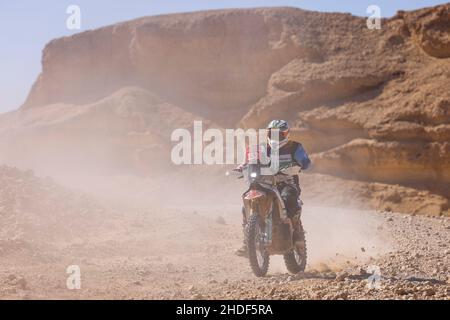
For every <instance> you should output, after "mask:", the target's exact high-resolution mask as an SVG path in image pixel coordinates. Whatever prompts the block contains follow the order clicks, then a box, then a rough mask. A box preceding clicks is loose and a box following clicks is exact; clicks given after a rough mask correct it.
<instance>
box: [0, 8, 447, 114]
mask: <svg viewBox="0 0 450 320" xmlns="http://www.w3.org/2000/svg"><path fill="white" fill-rule="evenodd" d="M446 2H447V1H438V0H415V1H411V0H398V1H393V0H390V1H389V0H369V1H366V0H340V1H336V0H335V1H332V0H329V1H323V0H303V1H300V0H297V1H296V0H265V1H262V0H240V1H237V0H227V1H225V0H165V1H162V0H161V1H155V0H128V1H119V0H68V1H67V0H58V1H56V0H40V1H33V0H0V41H1V43H2V48H1V50H0V71H1V72H0V112H4V111H9V110H13V109H16V108H17V107H19V106H20V104H21V103H22V102H23V101H24V99H25V98H26V95H27V93H28V91H29V89H30V87H31V85H32V83H33V82H34V80H35V79H36V77H37V75H38V74H39V72H40V71H41V52H42V49H43V48H44V46H45V44H46V43H47V42H48V41H50V40H51V39H53V38H57V37H61V36H65V35H70V34H73V33H75V32H74V31H71V30H68V29H67V28H66V19H67V17H68V14H67V13H66V9H67V7H68V6H69V5H78V6H79V7H80V9H81V19H82V20H81V22H82V28H81V30H80V31H84V30H88V29H93V28H97V27H100V26H104V25H108V24H112V23H115V22H118V21H125V20H129V19H133V18H137V17H142V16H148V15H155V14H163V13H173V12H186V11H197V10H207V9H219V8H249V7H266V6H291V7H298V8H302V9H307V10H317V11H336V12H350V13H352V14H354V15H359V16H366V15H367V14H366V8H367V7H368V6H369V5H372V4H375V5H378V6H379V7H380V8H381V14H382V16H384V17H389V16H392V15H394V14H395V12H396V11H397V10H400V9H401V10H412V9H416V8H421V7H427V6H434V5H437V4H440V3H446ZM80 31H77V32H80Z"/></svg>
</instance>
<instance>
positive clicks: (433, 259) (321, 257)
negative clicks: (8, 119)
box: [0, 167, 450, 299]
mask: <svg viewBox="0 0 450 320" xmlns="http://www.w3.org/2000/svg"><path fill="white" fill-rule="evenodd" d="M0 173H1V174H0V179H1V181H0V182H1V183H0V186H1V187H0V219H1V220H0V221H1V224H0V298H1V299H55V298H64V299H449V297H450V283H449V281H450V279H449V275H450V273H449V268H450V255H449V249H450V248H449V247H448V246H449V243H450V219H449V218H446V217H423V216H413V215H403V214H398V213H392V212H376V211H363V210H347V209H336V208H326V207H315V206H313V205H309V204H308V205H306V206H305V209H304V216H303V220H304V225H305V229H306V230H307V242H308V249H309V253H308V254H309V263H308V266H307V271H306V272H305V273H304V274H299V275H289V274H288V273H287V272H286V269H285V267H284V265H283V264H282V262H281V259H279V258H274V259H272V263H271V267H270V269H269V274H268V276H267V277H264V278H256V277H254V275H253V274H252V273H251V271H250V267H249V265H248V261H247V260H246V259H245V258H240V257H237V256H235V255H234V254H233V251H234V250H235V249H236V248H237V247H238V246H239V245H240V244H241V236H242V235H241V230H240V221H239V220H240V212H239V204H238V203H237V204H236V205H233V206H225V205H220V204H217V205H208V206H200V205H196V206H192V205H191V206H183V207H182V209H180V207H179V206H174V207H168V206H166V207H164V208H161V207H152V206H150V205H143V204H142V205H141V204H140V205H139V206H137V205H130V204H128V203H119V201H116V202H112V201H107V202H106V201H105V199H95V198H94V197H93V196H90V195H86V194H84V193H82V192H78V191H73V190H70V189H66V188H63V187H61V186H59V185H58V184H56V183H55V182H53V181H52V180H51V179H42V178H37V177H35V176H34V175H33V174H32V173H30V172H21V171H19V170H17V169H13V168H8V167H1V169H0ZM70 265H78V266H79V267H80V270H81V281H82V282H81V289H80V290H69V289H68V288H67V286H66V281H67V278H68V276H69V275H68V274H67V273H66V270H67V267H68V266H70ZM369 266H375V268H376V267H379V270H380V278H379V279H378V280H377V281H376V282H375V285H376V287H375V288H372V289H370V288H369V287H368V279H369V277H370V276H371V274H369V273H367V271H370V270H368V267H369ZM373 270H375V269H373Z"/></svg>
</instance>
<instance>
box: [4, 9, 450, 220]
mask: <svg viewBox="0 0 450 320" xmlns="http://www.w3.org/2000/svg"><path fill="white" fill-rule="evenodd" d="M42 64H43V71H42V74H41V75H40V76H39V78H38V79H37V80H36V82H35V84H34V86H33V88H32V90H31V92H30V94H29V96H28V99H27V101H26V103H25V104H24V106H23V107H22V108H21V109H20V110H19V111H17V112H16V113H15V114H13V115H7V116H3V119H2V118H0V131H1V130H3V131H2V132H4V133H7V134H8V137H9V138H8V139H9V140H8V142H9V144H8V145H11V141H14V142H13V144H14V145H15V147H16V148H17V144H16V141H21V140H20V138H17V137H20V136H21V135H22V136H23V135H26V134H25V133H24V132H27V134H30V135H31V136H33V137H36V136H38V137H39V136H40V135H41V134H42V132H48V131H49V130H50V131H52V132H54V135H53V136H52V135H50V136H49V135H47V136H45V138H42V139H41V140H40V142H39V144H37V145H36V144H34V143H33V146H34V147H35V148H36V149H39V150H46V148H51V145H52V143H53V141H54V139H56V138H55V136H57V135H58V132H60V131H59V130H60V129H59V128H60V127H58V126H56V124H58V125H61V123H62V122H63V123H64V128H66V129H65V131H64V132H70V136H76V135H77V134H78V133H79V132H82V133H83V137H85V135H86V134H87V135H89V134H91V135H92V136H93V137H98V132H99V130H100V129H99V123H102V124H104V123H108V127H109V129H108V130H109V131H108V130H107V132H113V133H114V134H116V135H117V136H115V137H114V139H110V138H108V139H109V140H108V141H109V143H110V144H109V145H108V152H112V154H121V155H123V154H124V152H123V150H127V151H126V152H125V154H135V152H137V154H139V152H141V151H142V150H146V145H147V144H146V143H147V142H148V141H147V140H146V138H145V137H154V136H155V134H154V132H156V133H157V134H156V138H152V139H151V140H152V144H155V145H157V146H158V147H157V148H159V149H155V150H166V151H164V152H162V153H161V151H159V153H156V154H157V155H158V156H159V157H160V158H161V157H165V158H167V159H166V161H170V160H169V159H170V158H169V156H170V155H169V151H167V150H168V149H169V147H170V142H169V141H168V136H164V135H162V136H161V137H160V134H161V133H162V132H161V129H160V128H161V127H164V128H166V129H167V130H168V132H167V135H169V134H170V133H169V132H170V130H172V129H174V128H177V127H179V126H180V121H181V120H180V119H181V118H183V119H185V120H186V121H187V122H189V121H190V120H192V121H193V119H199V118H202V119H207V120H209V121H210V122H209V123H210V124H212V123H216V124H217V126H221V127H234V126H243V127H262V126H264V125H265V124H266V123H267V121H269V120H270V119H273V118H286V119H288V120H289V121H290V123H291V125H293V126H294V127H296V128H297V129H296V130H294V132H293V135H292V138H293V139H296V140H300V141H302V142H303V143H304V145H305V146H306V148H307V149H308V150H309V151H310V152H311V153H313V160H314V163H315V166H314V171H315V172H317V173H325V174H328V175H333V176H340V177H341V178H344V179H351V180H356V181H359V182H367V183H373V182H379V183H384V184H386V185H402V188H403V187H405V188H412V189H411V190H424V192H431V193H432V194H433V196H435V197H439V205H438V206H437V208H436V209H433V213H434V214H438V213H440V212H445V211H446V210H448V209H449V201H448V199H450V189H449V185H450V142H449V141H450V90H449V88H450V5H449V4H447V5H442V6H438V7H435V8H426V9H422V10H417V11H413V12H399V13H398V14H397V15H396V16H395V17H393V18H391V19H385V20H383V22H382V29H381V30H369V29H367V27H366V21H365V19H364V18H359V17H354V16H351V15H348V14H334V13H317V12H308V11H303V10H299V9H293V8H271V9H245V10H221V11H210V12H199V13H189V14H177V15H167V16H156V17H148V18H142V19H138V20H134V21H131V22H125V23H121V24H117V25H113V26H109V27H105V28H101V29H98V30H93V31H87V32H84V33H80V34H77V35H74V36H71V37H66V38H61V39H57V40H54V41H52V42H50V43H49V44H48V45H47V46H46V48H45V49H44V53H43V59H42ZM130 86H133V87H139V88H140V89H136V88H132V89H130V88H128V89H122V88H124V87H130ZM117 91H118V93H117ZM136 99H137V100H138V101H140V103H138V105H139V107H134V105H135V100H136ZM142 101H144V102H142ZM141 102H142V103H141ZM147 105H148V107H146V106H147ZM58 106H64V107H58ZM155 106H156V107H155ZM157 106H159V107H157ZM161 106H167V108H165V107H164V108H163V107H161ZM155 108H156V109H155ZM62 110H65V111H62ZM124 110H128V111H127V112H125V114H126V116H124V113H123V111H124ZM78 113H80V114H84V116H80V115H78ZM43 114H45V115H46V116H45V121H42V115H43ZM75 114H76V116H75ZM69 115H71V116H69ZM93 115H95V117H93ZM83 117H84V119H85V120H83ZM62 118H64V121H63V120H62ZM18 119H21V120H18ZM24 119H27V121H25V122H24ZM55 119H56V120H57V121H56V120H55ZM94 119H95V121H94ZM88 120H89V121H88ZM186 121H185V122H183V121H181V122H182V127H186V126H188V123H187V122H186ZM17 123H20V124H17ZM159 123H161V124H160V125H159ZM37 126H38V127H39V131H38V132H37V131H36V127H37ZM24 128H26V129H24ZM86 128H88V129H89V130H86ZM166 129H165V130H166ZM88 133H89V134H88ZM130 134H131V136H132V137H134V138H132V139H131V140H130ZM125 137H127V138H125ZM136 137H138V138H136ZM142 137H144V138H142ZM14 139H19V140H14ZM155 139H156V140H157V141H153V140H155ZM30 141H31V140H30ZM65 141H67V140H65ZM69 141H70V140H69ZM83 141H85V140H84V138H83V139H81V140H80V142H79V143H80V144H79V148H81V149H80V150H83V143H85V142H83ZM130 141H132V142H130ZM146 141H147V142H146ZM0 143H1V141H0ZM77 143H78V142H77ZM77 145H78V144H77ZM124 146H125V147H124ZM91 149H96V148H95V147H94V146H91ZM111 150H113V151H111ZM118 150H119V151H118ZM136 150H138V151H136ZM139 150H141V151H139ZM95 151H96V152H98V150H95ZM20 152H22V153H20ZM20 152H18V151H17V150H16V154H18V155H19V154H23V150H22V151H20ZM105 152H106V151H105ZM41 153H42V154H45V152H41ZM106 153H107V152H106ZM95 154H96V153H95V152H93V153H92V155H89V154H88V155H87V158H86V162H89V161H90V160H89V159H90V158H89V157H90V156H92V157H93V158H95V159H97V158H96V155H95ZM107 154H108V155H109V153H107ZM146 154H147V155H153V157H150V158H148V159H147V160H148V161H150V160H149V159H153V160H152V161H155V157H154V155H155V151H154V150H153V149H151V151H150V152H147V153H146ZM43 157H44V158H45V156H43ZM105 157H107V156H105ZM121 159H122V158H121ZM43 161H44V160H43ZM121 161H122V165H123V166H124V167H127V166H128V167H130V166H134V165H132V164H130V163H135V162H132V161H130V159H128V158H127V157H125V158H123V160H121ZM380 188H381V187H378V186H377V188H375V189H377V190H380ZM386 188H387V187H386ZM381 189H382V188H381ZM391 189H392V188H390V187H389V190H390V191H389V192H391V191H392V190H391ZM402 190H403V189H402ZM408 190H409V189H408ZM377 192H378V191H377ZM408 192H410V191H408ZM408 192H406V191H405V192H403V191H402V193H401V194H402V195H403V194H406V193H408ZM408 194H409V193H408ZM391 198H392V197H391ZM394 198H396V197H394ZM380 201H381V202H380V203H383V201H382V200H380ZM377 203H378V202H377ZM379 206H382V204H380V205H379ZM400 209H401V208H400ZM425 211H426V210H425Z"/></svg>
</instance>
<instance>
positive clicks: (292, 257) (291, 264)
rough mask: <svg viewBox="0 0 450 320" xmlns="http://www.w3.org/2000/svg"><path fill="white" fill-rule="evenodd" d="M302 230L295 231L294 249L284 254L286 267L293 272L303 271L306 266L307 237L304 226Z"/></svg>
mask: <svg viewBox="0 0 450 320" xmlns="http://www.w3.org/2000/svg"><path fill="white" fill-rule="evenodd" d="M301 230H302V231H301V232H298V231H294V235H293V236H294V239H293V240H294V249H292V250H291V251H289V252H288V253H285V254H284V255H283V257H284V264H285V265H286V268H287V269H288V271H289V272H290V273H293V274H297V273H299V272H303V271H305V268H306V260H307V250H306V239H305V232H304V231H303V228H301Z"/></svg>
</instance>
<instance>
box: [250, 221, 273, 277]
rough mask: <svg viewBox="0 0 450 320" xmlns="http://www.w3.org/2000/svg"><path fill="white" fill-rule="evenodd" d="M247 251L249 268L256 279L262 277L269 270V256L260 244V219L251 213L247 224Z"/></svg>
mask: <svg viewBox="0 0 450 320" xmlns="http://www.w3.org/2000/svg"><path fill="white" fill-rule="evenodd" d="M247 228H248V229H247V239H246V242H247V250H248V259H249V261H250V267H251V268H252V271H253V273H254V274H255V276H257V277H264V276H265V275H266V274H267V271H268V270H269V263H270V255H269V254H268V253H267V251H266V250H264V249H263V247H264V246H263V244H261V240H262V233H264V230H263V229H262V226H261V217H260V216H259V215H258V214H257V213H253V214H252V215H251V216H250V219H249V221H248V224H247Z"/></svg>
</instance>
